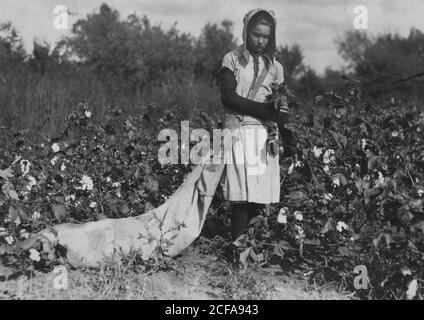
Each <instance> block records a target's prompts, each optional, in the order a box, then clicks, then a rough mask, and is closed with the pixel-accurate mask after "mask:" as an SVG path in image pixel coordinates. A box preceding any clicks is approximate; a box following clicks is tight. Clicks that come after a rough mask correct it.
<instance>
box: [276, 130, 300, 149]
mask: <svg viewBox="0 0 424 320" xmlns="http://www.w3.org/2000/svg"><path fill="white" fill-rule="evenodd" d="M278 130H279V131H280V134H281V138H282V140H283V146H284V154H283V157H291V156H294V155H295V154H297V139H296V136H295V134H294V133H293V131H291V130H289V129H287V128H285V127H284V125H278Z"/></svg>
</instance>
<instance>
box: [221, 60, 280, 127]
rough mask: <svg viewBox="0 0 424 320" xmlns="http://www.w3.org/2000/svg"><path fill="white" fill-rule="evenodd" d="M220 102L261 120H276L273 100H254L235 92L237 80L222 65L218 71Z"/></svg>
mask: <svg viewBox="0 0 424 320" xmlns="http://www.w3.org/2000/svg"><path fill="white" fill-rule="evenodd" d="M220 80H221V81H220V84H221V100H222V104H223V105H224V106H225V107H227V108H228V109H231V110H233V111H236V112H239V113H243V114H247V115H249V116H252V117H255V118H259V119H262V120H271V121H277V118H278V111H277V110H275V108H274V103H273V102H256V101H253V100H250V99H247V98H243V97H241V96H239V95H238V94H237V93H236V87H237V82H236V78H235V76H234V73H233V71H231V70H230V69H228V68H227V67H222V68H221V71H220Z"/></svg>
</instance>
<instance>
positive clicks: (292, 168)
mask: <svg viewBox="0 0 424 320" xmlns="http://www.w3.org/2000/svg"><path fill="white" fill-rule="evenodd" d="M293 170H294V163H292V164H291V165H290V167H289V168H288V169H287V173H288V174H292V173H293Z"/></svg>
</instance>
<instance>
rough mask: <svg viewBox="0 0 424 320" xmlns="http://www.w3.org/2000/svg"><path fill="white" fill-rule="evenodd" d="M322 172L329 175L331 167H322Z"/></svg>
mask: <svg viewBox="0 0 424 320" xmlns="http://www.w3.org/2000/svg"><path fill="white" fill-rule="evenodd" d="M322 170H324V172H325V173H328V172H329V171H330V166H329V165H328V164H326V165H325V166H323V167H322Z"/></svg>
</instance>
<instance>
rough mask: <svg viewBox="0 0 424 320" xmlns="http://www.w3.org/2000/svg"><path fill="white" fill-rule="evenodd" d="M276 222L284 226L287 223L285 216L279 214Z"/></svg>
mask: <svg viewBox="0 0 424 320" xmlns="http://www.w3.org/2000/svg"><path fill="white" fill-rule="evenodd" d="M277 222H278V223H282V224H286V223H287V216H286V215H285V214H282V213H279V214H278V217H277Z"/></svg>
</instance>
